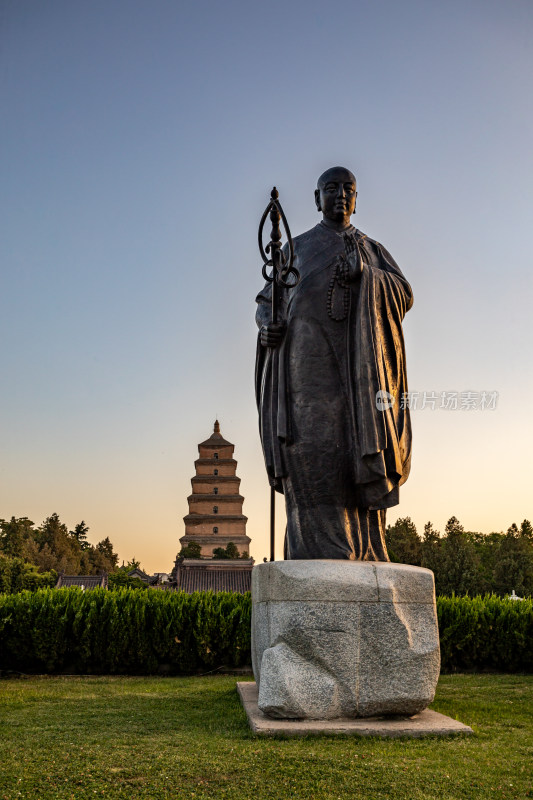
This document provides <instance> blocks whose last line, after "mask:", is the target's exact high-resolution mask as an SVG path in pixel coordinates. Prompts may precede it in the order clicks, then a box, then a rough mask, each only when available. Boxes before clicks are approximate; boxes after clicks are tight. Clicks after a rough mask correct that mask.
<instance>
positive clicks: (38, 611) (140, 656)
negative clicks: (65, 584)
mask: <svg viewBox="0 0 533 800" xmlns="http://www.w3.org/2000/svg"><path fill="white" fill-rule="evenodd" d="M250 615H251V600H250V595H249V594H247V595H239V594H230V593H228V592H220V593H218V594H213V593H211V592H206V593H203V592H202V593H200V592H198V593H195V594H185V593H184V592H165V591H160V590H156V589H149V590H146V591H138V590H137V589H118V590H117V591H113V592H110V591H106V590H105V589H94V590H92V591H88V592H82V591H81V589H78V588H71V589H41V590H39V591H36V592H21V593H20V594H4V595H0V669H8V670H17V671H20V672H77V673H111V674H112V673H122V674H125V673H129V674H149V673H152V672H157V671H160V670H163V671H165V672H169V673H174V674H176V673H178V674H193V673H195V672H198V671H202V670H210V669H214V668H216V667H218V666H221V665H226V666H232V667H237V666H240V665H242V664H246V663H248V661H249V658H250Z"/></svg>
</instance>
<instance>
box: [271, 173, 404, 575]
mask: <svg viewBox="0 0 533 800" xmlns="http://www.w3.org/2000/svg"><path fill="white" fill-rule="evenodd" d="M356 197H357V191H356V180H355V177H354V175H353V174H352V173H351V172H350V171H349V170H348V169H345V168H344V167H333V168H332V169H329V170H327V171H326V172H325V173H324V174H323V175H321V176H320V178H319V179H318V185H317V189H316V191H315V200H316V206H317V209H318V211H319V212H322V220H321V222H319V223H318V225H316V226H315V227H314V228H312V229H311V230H309V231H307V232H306V233H303V234H302V235H301V236H297V237H296V238H295V239H294V252H295V260H294V266H295V267H296V269H297V270H298V272H299V273H300V281H299V283H298V284H297V285H296V286H295V287H294V288H289V289H281V290H280V297H279V313H278V323H277V324H273V323H271V322H269V319H270V298H271V284H267V285H266V286H265V288H264V289H263V291H262V292H260V294H259V295H258V296H257V303H258V308H257V324H258V326H259V329H260V330H259V341H258V348H257V362H256V390H257V402H258V407H259V418H260V432H261V441H262V444H263V452H264V455H265V463H266V467H267V472H268V475H269V479H270V483H271V485H272V486H274V487H275V488H276V489H277V491H279V492H282V493H283V494H284V495H285V502H286V508H287V532H286V537H285V557H286V558H288V559H312V558H331V559H350V560H368V561H388V560H389V558H388V555H387V549H386V546H385V514H386V509H387V508H389V507H391V506H394V505H397V504H398V502H399V487H400V486H401V484H402V483H404V482H405V481H406V480H407V477H408V474H409V467H410V458H411V425H410V419H409V409H408V407H405V405H406V404H405V403H403V402H401V401H402V398H403V397H404V395H406V392H407V378H406V369H405V347H404V340H403V333H402V320H403V318H404V316H405V314H406V312H407V311H408V310H409V309H410V308H411V305H412V303H413V297H412V291H411V287H410V286H409V284H408V283H407V281H406V280H405V278H404V276H403V275H402V273H401V271H400V269H399V267H398V265H397V264H396V262H395V261H394V259H393V258H392V257H391V255H390V254H389V253H388V252H387V251H386V250H385V248H384V247H383V246H382V245H381V244H379V242H376V241H374V240H373V239H370V238H369V237H368V236H366V235H364V234H363V233H361V231H359V230H357V229H356V228H354V227H353V225H352V224H351V222H350V218H351V216H352V214H353V213H354V211H355V203H356Z"/></svg>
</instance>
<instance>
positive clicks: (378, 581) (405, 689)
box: [252, 560, 440, 720]
mask: <svg viewBox="0 0 533 800" xmlns="http://www.w3.org/2000/svg"><path fill="white" fill-rule="evenodd" d="M252 602H253V610H252V665H253V670H254V675H255V679H256V683H257V686H258V701H257V702H258V709H259V710H260V711H262V712H263V713H264V714H266V715H267V716H268V717H271V718H277V719H300V720H302V719H310V720H329V719H338V718H345V719H353V718H359V717H374V716H383V715H401V716H403V717H410V716H412V715H414V714H418V713H419V712H421V711H422V710H423V709H425V708H426V707H427V706H428V705H429V703H431V701H432V700H433V697H434V694H435V688H436V685H437V680H438V677H439V668H440V653H439V633H438V625H437V612H436V605H435V589H434V581H433V573H432V572H431V571H430V570H428V569H422V568H420V567H412V566H408V565H405V564H391V563H384V562H363V561H327V560H313V561H274V562H270V563H264V564H259V565H257V566H256V567H254V570H253V573H252Z"/></svg>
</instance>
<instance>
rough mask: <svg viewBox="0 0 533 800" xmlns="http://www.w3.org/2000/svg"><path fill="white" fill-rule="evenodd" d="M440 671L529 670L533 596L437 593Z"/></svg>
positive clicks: (532, 651)
mask: <svg viewBox="0 0 533 800" xmlns="http://www.w3.org/2000/svg"><path fill="white" fill-rule="evenodd" d="M437 614H438V618H439V633H440V652H441V670H442V672H461V671H464V670H474V671H479V670H496V671H498V672H533V599H531V598H530V599H526V600H509V599H507V598H501V597H497V596H496V595H486V596H485V597H479V596H478V597H438V598H437Z"/></svg>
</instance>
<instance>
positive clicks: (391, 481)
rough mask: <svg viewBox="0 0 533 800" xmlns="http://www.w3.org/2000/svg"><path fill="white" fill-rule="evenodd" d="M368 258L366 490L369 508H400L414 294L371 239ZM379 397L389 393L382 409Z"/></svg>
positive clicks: (361, 421)
mask: <svg viewBox="0 0 533 800" xmlns="http://www.w3.org/2000/svg"><path fill="white" fill-rule="evenodd" d="M364 257H365V261H366V264H365V266H364V268H363V273H362V276H361V285H360V295H359V308H358V313H357V317H356V325H355V331H354V333H355V338H354V350H355V364H354V368H355V376H354V378H355V384H356V386H357V397H358V402H357V408H356V414H357V427H358V439H359V447H360V454H361V457H362V460H363V462H364V464H365V472H366V474H367V478H369V479H368V480H367V481H366V482H367V491H366V493H365V491H364V487H362V488H363V494H364V495H365V494H366V497H365V500H366V502H365V505H367V506H368V507H370V508H385V507H388V506H390V505H395V504H396V503H397V502H398V487H399V486H400V485H401V484H402V483H404V482H405V481H406V480H407V477H408V475H409V470H410V463H411V422H410V417H409V408H408V404H405V403H404V402H402V400H403V398H404V397H405V396H406V395H407V374H406V366H405V345H404V339H403V332H402V320H403V318H404V316H405V314H406V313H407V311H408V310H409V309H410V308H411V306H412V304H413V294H412V290H411V287H410V285H409V283H408V282H407V281H406V279H405V278H404V276H403V274H402V272H401V270H400V268H399V267H398V265H397V264H396V262H395V261H394V259H393V258H392V256H391V255H390V254H389V253H388V252H387V251H386V250H385V248H384V247H383V246H382V245H380V244H379V243H378V242H374V241H373V240H371V239H366V241H365V253H364ZM379 391H381V392H387V393H388V394H387V395H385V402H384V403H383V404H382V405H383V407H382V408H379V407H378V404H377V393H378V392H379ZM388 395H390V399H389V398H388ZM403 406H405V407H403Z"/></svg>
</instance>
